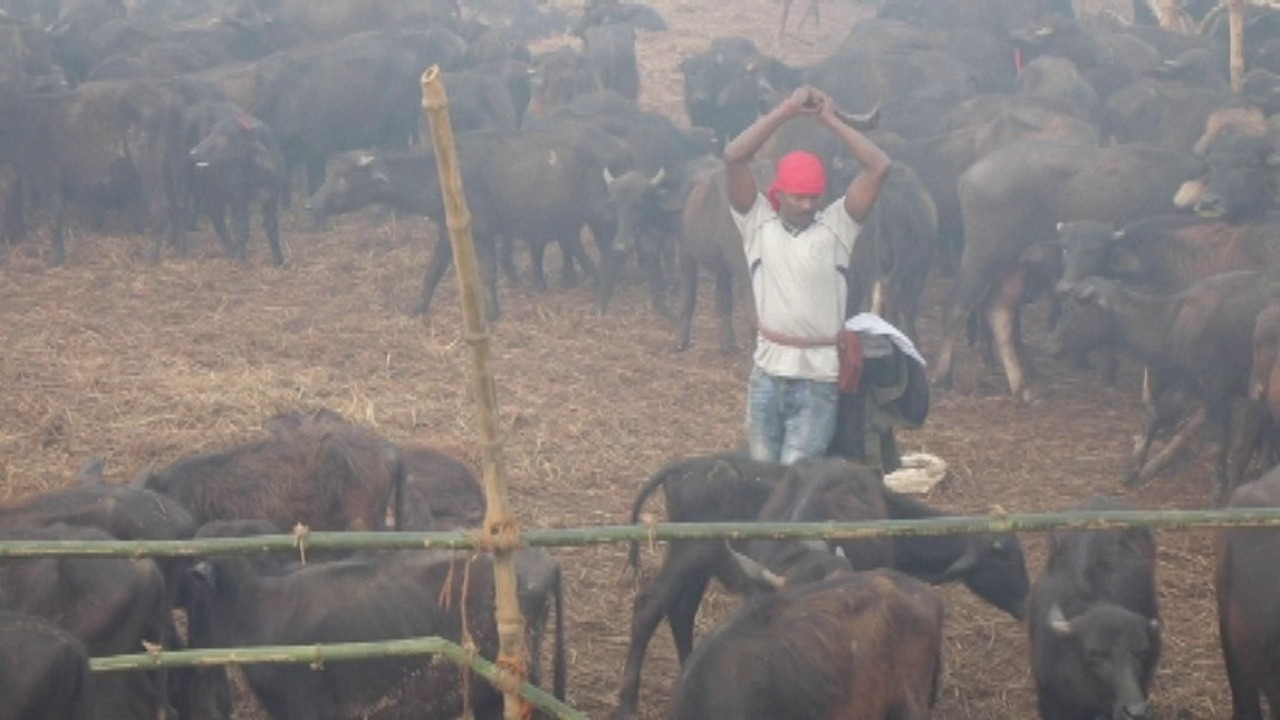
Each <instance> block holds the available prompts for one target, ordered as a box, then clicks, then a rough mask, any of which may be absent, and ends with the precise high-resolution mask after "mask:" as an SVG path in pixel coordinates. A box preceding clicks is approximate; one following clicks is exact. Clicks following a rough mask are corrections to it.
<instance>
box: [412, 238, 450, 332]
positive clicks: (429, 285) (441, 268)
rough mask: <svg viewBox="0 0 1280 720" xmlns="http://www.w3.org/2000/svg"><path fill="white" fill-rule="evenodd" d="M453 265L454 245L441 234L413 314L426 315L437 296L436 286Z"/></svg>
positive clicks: (428, 263)
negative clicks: (432, 297)
mask: <svg viewBox="0 0 1280 720" xmlns="http://www.w3.org/2000/svg"><path fill="white" fill-rule="evenodd" d="M452 264H453V245H451V244H450V242H449V238H448V236H446V235H445V234H443V233H441V234H440V236H439V237H437V238H436V247H435V250H434V251H432V253H431V259H430V260H429V261H427V272H426V276H425V277H424V278H423V280H422V295H421V296H420V297H419V299H418V304H417V305H415V306H414V308H413V314H415V315H422V314H425V313H426V312H427V310H428V309H429V308H430V307H431V296H432V295H434V294H435V292H436V286H437V285H439V284H440V281H441V280H442V279H444V274H445V272H446V271H448V270H449V266H450V265H452Z"/></svg>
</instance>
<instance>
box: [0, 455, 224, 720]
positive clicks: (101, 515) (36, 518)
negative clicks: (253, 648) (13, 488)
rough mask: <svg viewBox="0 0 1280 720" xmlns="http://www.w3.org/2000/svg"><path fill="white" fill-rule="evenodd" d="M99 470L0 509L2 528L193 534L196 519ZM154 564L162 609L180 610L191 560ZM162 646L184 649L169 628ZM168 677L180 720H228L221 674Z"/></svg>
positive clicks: (174, 672) (192, 671)
mask: <svg viewBox="0 0 1280 720" xmlns="http://www.w3.org/2000/svg"><path fill="white" fill-rule="evenodd" d="M102 470H103V467H102V463H101V461H100V460H98V459H95V460H93V461H91V462H90V463H88V464H87V465H86V466H85V468H83V469H81V471H80V474H79V478H78V479H79V482H78V483H77V484H75V485H70V486H67V487H63V488H58V489H55V490H51V491H48V492H44V493H41V494H39V495H36V496H33V497H30V498H25V499H23V500H21V501H19V502H16V503H10V504H6V505H0V527H4V528H17V527H27V528H43V527H48V526H51V525H57V524H63V525H67V526H73V527H79V528H96V529H98V530H102V531H104V532H106V533H109V534H110V535H111V536H112V537H113V538H116V539H119V540H182V539H187V538H191V537H193V536H194V535H195V533H196V530H197V524H196V521H195V519H194V518H192V517H191V514H190V513H188V512H187V510H186V509H185V508H184V507H183V506H182V505H181V504H179V503H178V501H177V500H174V499H173V498H170V497H168V496H165V495H162V494H160V493H157V492H154V491H152V490H148V489H145V488H140V487H135V486H133V485H122V484H115V483H108V482H106V481H105V480H104V479H103V476H102ZM154 560H155V563H156V565H157V566H158V567H159V569H160V571H161V573H162V575H163V577H164V589H165V601H164V607H166V608H171V607H174V606H177V605H179V604H180V598H178V597H177V593H178V590H179V584H180V582H179V581H180V580H181V579H182V578H183V577H184V575H185V573H186V572H187V569H188V568H189V567H190V565H191V560H190V558H184V557H176V556H175V557H156V558H154ZM164 646H165V647H167V648H177V649H181V648H182V647H184V641H183V640H182V637H181V634H180V633H179V632H178V630H177V628H176V627H174V626H173V625H172V623H169V625H167V626H166V629H165V637H164ZM135 650H136V649H135ZM167 675H168V678H167V682H168V694H169V701H170V702H171V703H172V705H173V708H174V710H175V711H176V712H177V713H178V716H179V717H182V718H191V719H192V720H225V718H226V717H228V713H229V712H230V706H231V699H230V689H229V688H227V687H226V683H225V679H223V680H222V682H220V683H219V682H218V680H219V679H220V678H221V677H222V676H221V671H218V674H217V675H216V676H211V675H210V671H209V670H208V669H206V668H172V669H170V670H169V671H168V672H167ZM210 677H213V680H212V681H210V680H209V679H208V678H210Z"/></svg>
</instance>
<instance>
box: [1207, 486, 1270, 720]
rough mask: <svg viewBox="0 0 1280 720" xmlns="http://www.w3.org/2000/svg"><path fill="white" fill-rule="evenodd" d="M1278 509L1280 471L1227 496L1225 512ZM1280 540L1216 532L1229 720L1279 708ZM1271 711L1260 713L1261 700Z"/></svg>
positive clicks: (1256, 533)
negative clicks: (1279, 595)
mask: <svg viewBox="0 0 1280 720" xmlns="http://www.w3.org/2000/svg"><path fill="white" fill-rule="evenodd" d="M1278 506H1280V470H1277V469H1272V470H1271V471H1270V472H1268V473H1267V474H1266V475H1264V476H1262V477H1261V478H1259V479H1258V480H1256V481H1254V482H1251V483H1248V484H1245V485H1242V486H1240V487H1238V488H1236V489H1235V491H1233V492H1232V493H1231V497H1230V498H1229V500H1228V501H1227V507H1229V508H1275V507H1278ZM1277 552H1280V535H1277V533H1276V531H1275V530H1274V529H1271V528H1234V529H1223V530H1221V531H1220V532H1219V535H1218V541H1217V552H1216V555H1217V568H1216V571H1215V573H1214V590H1215V591H1216V594H1217V598H1218V632H1219V634H1220V636H1221V638H1222V656H1223V660H1224V661H1225V663H1226V666H1227V682H1228V683H1230V685H1231V706H1232V715H1231V717H1232V718H1234V719H1235V720H1262V719H1263V718H1265V717H1274V716H1275V714H1276V710H1275V709H1276V708H1277V707H1280V682H1278V680H1280V665H1277V662H1278V661H1280V658H1277V656H1276V654H1275V652H1273V651H1272V650H1271V648H1274V647H1275V646H1276V643H1277V642H1280V617H1278V616H1277V615H1276V611H1275V608H1276V588H1277V587H1280V575H1277V567H1276V563H1275V558H1276V553H1277ZM1262 698H1266V700H1267V704H1268V705H1269V706H1270V707H1271V712H1270V713H1269V714H1264V713H1263V712H1262V703H1261V699H1262Z"/></svg>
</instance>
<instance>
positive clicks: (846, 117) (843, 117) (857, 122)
mask: <svg viewBox="0 0 1280 720" xmlns="http://www.w3.org/2000/svg"><path fill="white" fill-rule="evenodd" d="M835 113H836V117H838V118H840V122H843V123H844V124H845V125H848V126H849V127H851V128H853V129H854V130H875V129H876V126H877V125H879V124H880V104H879V103H877V104H876V106H875V107H873V108H871V111H870V112H868V113H866V114H865V115H855V114H853V113H850V112H846V111H844V110H841V109H839V108H836V110H835Z"/></svg>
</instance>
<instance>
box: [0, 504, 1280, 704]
mask: <svg viewBox="0 0 1280 720" xmlns="http://www.w3.org/2000/svg"><path fill="white" fill-rule="evenodd" d="M1128 527H1149V528H1152V529H1156V530H1188V529H1192V528H1246V527H1252V528H1268V527H1269V528H1275V527H1280V508H1248V509H1231V510H1166V511H1143V510H1135V511H1108V512H1063V513H1037V514H995V515H981V516H949V517H939V518H930V519H927V520H875V521H866V522H841V523H837V522H822V523H768V522H738V523H653V524H647V525H609V526H599V527H592V528H569V529H551V530H526V531H524V532H522V533H521V534H520V535H519V539H518V542H519V543H520V544H522V545H527V546H581V545H599V544H603V543H615V542H627V541H638V542H657V541H670V540H714V539H748V538H766V539H768V538H773V539H784V538H798V539H826V540H834V539H846V538H870V537H884V536H893V535H944V534H957V533H980V532H1034V531H1045V530H1058V529H1062V530H1111V529H1120V528H1128ZM492 546H493V539H492V538H486V537H482V536H480V535H478V534H477V533H475V532H470V531H453V532H361V533H355V532H323V533H309V532H307V531H306V530H305V528H298V529H296V530H295V532H294V534H292V535H265V536H258V537H251V538H207V539H201V540H154V541H152V540H118V541H102V540H99V541H77V540H43V541H22V540H5V541H0V558H4V557H47V556H63V557H67V556H78V557H108V556H144V555H147V556H152V555H154V556H196V555H206V554H240V553H259V552H279V551H285V552H298V553H300V554H303V555H304V556H305V551H306V550H308V549H313V548H314V549H333V548H351V549H363V550H372V549H387V550H395V549H422V548H446V549H450V548H451V549H458V550H466V549H471V548H474V547H492ZM426 653H437V654H440V655H442V656H444V657H445V658H446V659H448V660H450V661H452V662H455V663H459V664H465V665H467V666H469V667H471V668H472V669H473V670H474V671H475V672H476V673H477V674H478V675H480V676H481V677H483V678H485V679H486V680H488V681H489V682H492V683H494V684H495V686H497V687H510V686H511V685H512V684H514V682H513V681H514V680H515V678H513V677H512V676H511V673H509V672H507V671H505V670H503V669H502V668H500V667H498V666H497V665H495V664H493V663H490V662H488V661H486V660H485V659H484V658H480V657H476V656H474V655H472V654H470V653H468V652H467V651H466V650H465V649H463V648H462V647H460V646H458V645H456V644H454V643H451V642H449V641H447V640H443V639H441V638H418V639H406V640H387V641H379V642H364V643H341V644H334V645H299V646H265V647H256V648H226V649H214V650H155V651H152V652H147V653H142V654H137V655H117V656H112V657H101V658H93V659H92V660H91V661H90V668H91V669H92V670H93V671H94V672H113V671H123V670H131V669H132V670H145V669H151V668H156V667H179V666H194V665H202V666H207V665H224V664H244V663H257V662H277V663H279V662H294V663H303V662H305V663H309V664H312V665H315V664H317V663H324V662H342V661H350V660H356V659H359V658H364V657H372V656H388V655H393V656H402V655H410V654H426ZM516 694H517V695H518V696H519V697H520V698H522V699H523V700H526V701H528V702H530V703H532V704H534V705H537V706H538V707H540V708H542V709H544V710H547V711H549V712H551V713H553V714H554V715H556V716H557V717H559V718H565V719H566V720H578V719H579V718H585V717H586V716H585V715H584V714H582V713H580V712H578V711H576V710H574V709H573V708H571V707H569V706H568V705H565V704H564V703H562V702H560V701H558V700H556V699H555V698H554V697H552V696H550V695H549V694H547V693H546V692H545V691H543V690H540V689H539V688H536V687H534V686H532V685H529V684H528V683H521V684H520V686H519V690H518V691H517V693H516Z"/></svg>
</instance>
